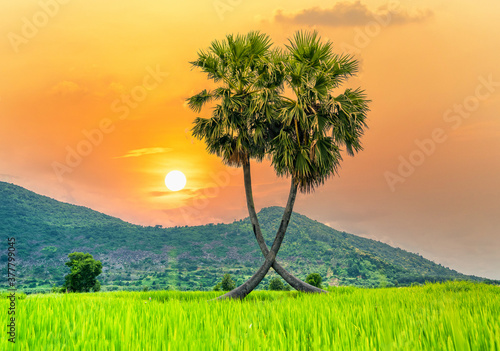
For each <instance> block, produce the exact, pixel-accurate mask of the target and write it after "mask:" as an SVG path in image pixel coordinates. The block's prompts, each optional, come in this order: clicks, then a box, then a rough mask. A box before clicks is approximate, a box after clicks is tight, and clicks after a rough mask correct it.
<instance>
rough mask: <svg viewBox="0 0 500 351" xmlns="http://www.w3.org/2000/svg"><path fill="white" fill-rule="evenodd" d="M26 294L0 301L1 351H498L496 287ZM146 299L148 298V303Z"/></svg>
mask: <svg viewBox="0 0 500 351" xmlns="http://www.w3.org/2000/svg"><path fill="white" fill-rule="evenodd" d="M219 294H221V293H219V292H176V291H153V292H102V293H88V294H45V295H28V296H27V297H26V298H24V299H18V300H17V301H16V343H15V344H13V343H11V342H8V334H7V324H8V318H9V317H10V316H9V315H8V314H7V311H8V307H9V300H7V299H6V298H5V296H4V298H2V300H1V302H0V306H1V307H0V310H1V311H3V312H2V313H1V317H0V318H1V319H2V320H1V322H2V323H1V324H2V328H3V331H2V338H1V339H0V350H26V351H28V350H36V351H41V350H50V351H53V350H110V351H111V350H122V351H129V350H500V287H498V286H491V285H486V284H475V283H469V282H448V283H443V284H426V285H424V286H415V287H406V288H384V289H382V288H381V289H362V288H353V287H337V288H331V289H330V293H329V294H324V295H309V294H300V293H296V292H271V291H269V292H268V291H256V292H253V293H252V294H250V295H249V297H247V298H246V299H245V300H243V301H219V300H217V301H213V300H212V299H213V298H215V297H216V296H218V295H219ZM150 298H151V299H150Z"/></svg>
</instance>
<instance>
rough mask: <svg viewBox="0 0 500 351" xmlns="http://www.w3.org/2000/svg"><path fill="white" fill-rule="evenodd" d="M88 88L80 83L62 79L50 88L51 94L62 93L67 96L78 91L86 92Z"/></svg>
mask: <svg viewBox="0 0 500 351" xmlns="http://www.w3.org/2000/svg"><path fill="white" fill-rule="evenodd" d="M86 92H87V89H86V88H84V87H82V86H80V85H79V84H77V83H75V82H71V81H68V80H64V81H61V82H59V83H57V84H56V85H54V86H53V87H52V88H51V89H50V92H49V93H50V94H51V95H62V96H67V95H73V94H77V93H86Z"/></svg>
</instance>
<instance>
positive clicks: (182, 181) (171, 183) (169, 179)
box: [165, 171, 186, 191]
mask: <svg viewBox="0 0 500 351" xmlns="http://www.w3.org/2000/svg"><path fill="white" fill-rule="evenodd" d="M165 185H166V186H167V188H168V189H169V190H171V191H179V190H182V189H184V187H185V186H186V176H185V175H184V173H182V172H181V171H171V172H169V173H168V174H167V176H166V177H165Z"/></svg>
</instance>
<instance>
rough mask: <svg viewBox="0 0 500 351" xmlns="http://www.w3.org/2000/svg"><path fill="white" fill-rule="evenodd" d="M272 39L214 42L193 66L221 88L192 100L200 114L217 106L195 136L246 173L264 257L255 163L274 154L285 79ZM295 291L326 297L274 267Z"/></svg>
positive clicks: (252, 215) (197, 124)
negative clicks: (254, 187)
mask: <svg viewBox="0 0 500 351" xmlns="http://www.w3.org/2000/svg"><path fill="white" fill-rule="evenodd" d="M270 46H271V44H270V39H269V37H268V36H266V35H263V34H260V33H258V32H251V33H249V34H247V35H246V36H240V35H238V36H236V37H235V36H232V35H229V36H227V38H226V41H222V42H221V41H214V42H212V45H211V47H210V49H209V51H200V52H199V53H198V59H197V60H196V61H194V62H192V65H193V66H194V67H198V68H201V70H202V71H203V72H205V73H207V75H208V77H209V79H212V80H213V81H214V82H216V83H219V85H220V86H219V87H218V88H216V89H214V90H211V91H208V90H203V91H202V92H200V93H198V94H196V95H194V96H192V97H191V98H189V99H188V105H189V107H190V108H191V109H193V110H194V111H195V112H200V111H201V109H202V107H203V106H204V105H205V104H206V103H208V102H211V101H213V100H215V101H217V102H218V104H217V105H216V107H215V108H214V111H213V113H212V116H211V118H209V119H206V118H197V119H196V120H195V122H194V128H193V135H194V136H195V137H197V138H199V139H204V140H205V143H206V145H207V149H208V151H209V152H210V153H212V154H215V155H217V156H219V157H221V158H222V160H223V162H224V163H226V164H228V165H230V166H237V167H243V175H244V183H245V193H246V199H247V207H248V211H249V215H250V219H251V223H252V226H253V231H254V235H255V238H256V240H257V242H258V244H259V247H260V249H261V251H262V254H263V255H264V256H267V255H268V253H269V249H268V247H267V245H266V242H265V240H264V237H263V235H262V231H261V228H260V225H259V221H258V217H257V213H256V211H255V204H254V201H253V193H252V181H251V171H250V159H252V158H253V159H256V160H257V161H261V160H262V159H263V157H264V156H265V155H266V153H269V150H270V141H271V140H272V139H273V138H274V137H275V136H276V135H277V134H278V133H279V127H280V126H279V124H278V123H277V121H275V117H276V116H275V115H276V108H273V106H274V105H275V104H276V103H277V102H279V95H278V93H280V92H281V90H282V85H283V75H282V72H281V71H280V70H277V69H275V65H273V63H274V62H275V61H276V57H274V53H273V52H272V51H270V50H269V48H270ZM272 267H273V268H274V270H275V271H276V272H277V273H278V274H280V275H281V276H282V277H283V278H284V279H285V280H286V281H287V282H288V283H289V284H290V285H291V286H292V287H294V288H295V289H297V290H300V291H305V292H324V291H323V290H321V289H318V288H316V287H314V286H312V285H310V284H307V283H305V282H303V281H301V280H300V279H297V278H296V277H294V276H293V275H292V274H290V273H289V272H287V271H286V270H285V269H284V268H283V267H282V266H281V265H280V264H279V263H278V262H276V261H274V262H273V264H272Z"/></svg>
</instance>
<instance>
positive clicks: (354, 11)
mask: <svg viewBox="0 0 500 351" xmlns="http://www.w3.org/2000/svg"><path fill="white" fill-rule="evenodd" d="M389 16H390V18H391V19H390V22H391V23H392V24H405V23H411V22H420V21H423V20H425V19H427V18H429V17H430V16H432V12H431V11H429V10H425V11H420V12H418V13H413V14H409V13H408V12H406V11H405V10H403V9H400V8H389V7H388V6H381V7H379V8H378V10H377V11H371V10H370V9H369V8H368V7H367V6H366V5H365V4H363V3H361V1H354V2H345V1H344V2H338V3H336V4H335V5H334V6H333V7H331V8H327V9H323V8H320V7H312V8H308V9H304V10H301V11H299V12H296V13H284V12H283V10H278V11H276V13H275V14H274V17H273V20H274V22H277V23H285V24H298V25H309V26H314V25H320V26H329V27H350V26H361V25H366V24H367V23H368V22H369V21H373V20H374V19H375V18H376V17H384V18H387V17H389Z"/></svg>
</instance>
